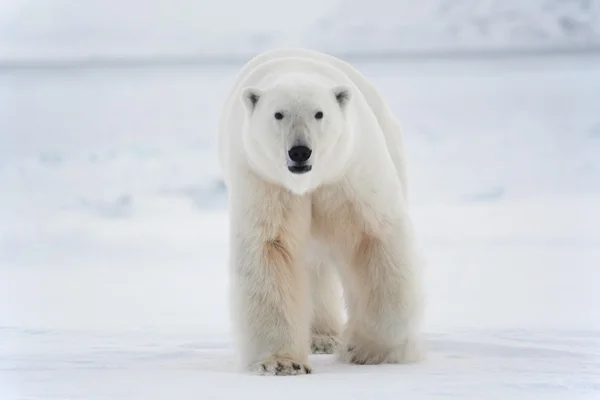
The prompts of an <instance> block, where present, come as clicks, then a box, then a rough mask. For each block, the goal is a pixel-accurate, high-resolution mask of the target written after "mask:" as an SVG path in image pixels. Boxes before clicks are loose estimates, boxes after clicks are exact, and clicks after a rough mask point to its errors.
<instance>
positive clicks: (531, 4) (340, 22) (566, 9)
mask: <svg viewBox="0 0 600 400" xmlns="http://www.w3.org/2000/svg"><path fill="white" fill-rule="evenodd" d="M304 39H305V42H304V43H305V45H307V46H311V47H318V48H320V49H322V50H325V51H330V52H331V51H339V52H344V53H348V52H350V53H359V54H361V53H365V52H366V53H371V54H372V53H383V54H386V52H392V53H402V52H448V51H450V52H452V51H454V52H456V51H459V52H461V51H493V50H495V51H498V50H512V51H514V50H556V49H564V48H580V49H584V48H594V49H597V47H598V45H600V1H598V0H570V1H564V0H527V1H523V0H421V1H419V2H415V1H412V0H396V1H394V2H390V1H388V0H371V1H364V0H345V1H343V2H342V3H341V5H340V6H339V7H338V8H336V9H335V10H334V11H333V12H331V13H329V15H327V16H325V17H322V18H319V20H318V22H317V23H315V24H312V26H311V29H307V30H306V34H305V37H304Z"/></svg>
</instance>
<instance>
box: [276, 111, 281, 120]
mask: <svg viewBox="0 0 600 400" xmlns="http://www.w3.org/2000/svg"><path fill="white" fill-rule="evenodd" d="M275 119H283V114H282V113H280V112H276V113H275Z"/></svg>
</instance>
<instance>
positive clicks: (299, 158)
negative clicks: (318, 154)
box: [288, 146, 312, 163]
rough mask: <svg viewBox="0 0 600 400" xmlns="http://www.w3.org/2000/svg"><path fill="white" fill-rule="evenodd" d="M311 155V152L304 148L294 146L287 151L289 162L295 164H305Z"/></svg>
mask: <svg viewBox="0 0 600 400" xmlns="http://www.w3.org/2000/svg"><path fill="white" fill-rule="evenodd" d="M311 154H312V150H311V149H309V148H308V147H306V146H294V147H292V148H291V149H290V150H289V151H288V155H289V156H290V160H292V161H293V162H297V163H303V162H306V161H307V160H308V159H309V158H310V155H311Z"/></svg>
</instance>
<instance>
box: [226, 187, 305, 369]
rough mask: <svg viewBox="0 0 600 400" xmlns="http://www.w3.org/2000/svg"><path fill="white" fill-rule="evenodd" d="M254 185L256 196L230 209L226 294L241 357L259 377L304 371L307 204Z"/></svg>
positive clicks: (249, 197)
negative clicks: (229, 250) (229, 245)
mask: <svg viewBox="0 0 600 400" xmlns="http://www.w3.org/2000/svg"><path fill="white" fill-rule="evenodd" d="M257 188H258V190H256V189H257ZM254 189H255V193H256V194H257V196H256V197H255V196H250V195H248V196H245V197H244V203H243V204H241V205H240V208H239V209H237V208H236V207H235V205H236V204H235V203H234V208H233V209H232V213H231V215H232V235H231V246H232V249H231V251H232V257H231V258H230V259H231V269H232V270H231V285H232V287H231V293H232V300H233V301H232V305H233V307H234V309H233V320H234V324H235V327H236V334H237V338H236V339H237V344H238V348H239V351H240V355H241V359H242V362H243V364H244V367H245V368H246V369H247V370H250V371H254V372H256V373H258V374H261V375H301V374H308V373H311V367H310V366H309V365H308V354H309V340H310V315H311V312H310V292H309V287H308V276H307V268H306V266H305V261H304V255H305V248H304V245H305V243H306V239H305V238H306V237H307V235H308V233H309V226H310V225H309V223H310V218H308V216H307V215H305V214H308V213H309V211H310V204H309V203H306V201H305V199H302V198H300V197H291V195H289V194H286V193H282V192H281V191H278V189H277V188H274V189H272V190H264V191H261V190H260V189H261V187H260V186H259V185H258V184H255V186H254ZM254 200H256V201H254ZM307 221H308V222H307Z"/></svg>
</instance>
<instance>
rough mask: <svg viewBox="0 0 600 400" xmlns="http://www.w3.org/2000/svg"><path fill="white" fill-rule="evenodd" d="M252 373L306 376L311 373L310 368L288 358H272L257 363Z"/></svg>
mask: <svg viewBox="0 0 600 400" xmlns="http://www.w3.org/2000/svg"><path fill="white" fill-rule="evenodd" d="M254 372H256V373H258V374H259V375H271V376H274V375H281V376H287V375H306V374H310V373H312V368H311V367H310V366H309V365H307V364H304V363H299V362H296V361H294V360H292V359H291V358H288V357H277V356H272V357H269V358H267V359H266V360H264V361H261V362H259V363H257V364H256V365H255V367H254Z"/></svg>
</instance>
